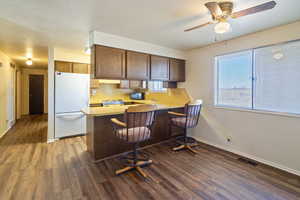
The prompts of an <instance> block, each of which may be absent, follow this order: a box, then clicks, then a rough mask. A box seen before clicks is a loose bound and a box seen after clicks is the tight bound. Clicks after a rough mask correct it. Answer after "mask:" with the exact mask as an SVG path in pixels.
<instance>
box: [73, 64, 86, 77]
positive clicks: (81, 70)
mask: <svg viewBox="0 0 300 200" xmlns="http://www.w3.org/2000/svg"><path fill="white" fill-rule="evenodd" d="M73 73H78V74H88V73H89V65H88V64H85V63H73Z"/></svg>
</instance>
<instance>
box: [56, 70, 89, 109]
mask: <svg viewBox="0 0 300 200" xmlns="http://www.w3.org/2000/svg"><path fill="white" fill-rule="evenodd" d="M89 82H90V77H89V75H88V74H74V73H61V72H56V76H55V113H67V112H78V111H80V110H81V109H82V108H84V107H86V106H88V101H89Z"/></svg>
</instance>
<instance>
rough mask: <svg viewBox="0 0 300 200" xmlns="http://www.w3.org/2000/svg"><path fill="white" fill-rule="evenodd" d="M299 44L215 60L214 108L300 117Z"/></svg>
mask: <svg viewBox="0 0 300 200" xmlns="http://www.w3.org/2000/svg"><path fill="white" fill-rule="evenodd" d="M299 55H300V41H296V42H295V41H294V42H288V43H285V44H280V45H273V46H268V47H263V48H257V49H252V50H248V51H243V52H239V53H233V54H228V55H223V56H217V57H216V70H217V74H216V75H217V79H216V86H217V87H216V105H217V106H226V107H239V108H246V109H252V110H262V111H272V112H282V113H292V114H300V87H299V85H300V84H299V83H300V56H299Z"/></svg>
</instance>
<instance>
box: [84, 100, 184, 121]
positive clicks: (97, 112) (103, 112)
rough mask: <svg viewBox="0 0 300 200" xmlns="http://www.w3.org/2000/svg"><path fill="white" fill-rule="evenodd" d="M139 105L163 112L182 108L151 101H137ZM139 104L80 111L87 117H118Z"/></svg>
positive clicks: (176, 105)
mask: <svg viewBox="0 0 300 200" xmlns="http://www.w3.org/2000/svg"><path fill="white" fill-rule="evenodd" d="M139 102H140V103H144V104H155V105H157V107H158V110H165V109H172V108H182V107H184V105H183V104H182V105H179V104H168V105H167V104H159V103H153V102H151V101H139ZM137 105H140V104H134V105H112V106H104V107H86V108H84V109H82V110H81V111H82V112H83V113H84V114H86V115H88V116H94V117H98V116H109V115H118V114H124V113H125V110H126V109H128V108H129V107H131V106H137Z"/></svg>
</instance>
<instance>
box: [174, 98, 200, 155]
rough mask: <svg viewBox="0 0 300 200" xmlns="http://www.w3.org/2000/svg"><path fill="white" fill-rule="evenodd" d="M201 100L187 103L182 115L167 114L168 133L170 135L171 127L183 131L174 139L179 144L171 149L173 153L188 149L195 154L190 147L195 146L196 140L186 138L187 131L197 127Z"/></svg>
mask: <svg viewBox="0 0 300 200" xmlns="http://www.w3.org/2000/svg"><path fill="white" fill-rule="evenodd" d="M202 102H203V101H202V100H195V101H193V102H190V103H187V104H186V105H185V107H184V113H177V112H168V114H169V132H170V135H171V134H172V127H177V128H179V129H181V130H183V136H179V137H177V138H176V141H177V142H178V143H179V144H180V145H179V146H178V147H175V148H173V150H174V151H178V150H182V149H188V150H190V151H191V152H193V153H197V152H196V151H195V150H193V149H192V147H194V146H197V145H198V144H197V143H196V140H195V139H194V138H192V137H188V136H187V129H188V128H194V127H196V126H197V124H198V121H199V116H200V112H201V108H202Z"/></svg>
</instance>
